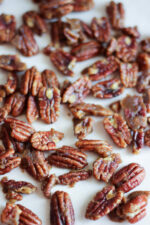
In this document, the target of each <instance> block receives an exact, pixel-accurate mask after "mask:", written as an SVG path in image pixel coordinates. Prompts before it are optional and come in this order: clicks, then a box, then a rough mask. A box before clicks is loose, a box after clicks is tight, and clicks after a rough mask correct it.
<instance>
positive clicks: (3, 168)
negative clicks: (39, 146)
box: [0, 150, 21, 175]
mask: <svg viewBox="0 0 150 225" xmlns="http://www.w3.org/2000/svg"><path fill="white" fill-rule="evenodd" d="M12 153H13V151H12V150H10V151H8V152H6V153H4V154H2V155H0V175H3V174H6V173H8V172H10V171H11V170H13V169H15V168H16V167H18V166H19V165H20V163H21V158H20V157H16V156H13V154H12Z"/></svg>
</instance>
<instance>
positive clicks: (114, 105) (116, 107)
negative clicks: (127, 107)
mask: <svg viewBox="0 0 150 225" xmlns="http://www.w3.org/2000/svg"><path fill="white" fill-rule="evenodd" d="M109 107H110V109H111V110H112V111H113V112H114V113H119V112H120V110H121V104H120V101H116V102H113V103H111V104H110V105H109Z"/></svg>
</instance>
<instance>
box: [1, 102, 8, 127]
mask: <svg viewBox="0 0 150 225" xmlns="http://www.w3.org/2000/svg"><path fill="white" fill-rule="evenodd" d="M7 107H8V106H7V105H5V106H3V107H1V108H0V123H1V122H3V121H4V120H5V119H6V118H7V116H8V113H9V110H8V108H7Z"/></svg>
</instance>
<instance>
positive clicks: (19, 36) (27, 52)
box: [11, 25, 39, 56]
mask: <svg viewBox="0 0 150 225" xmlns="http://www.w3.org/2000/svg"><path fill="white" fill-rule="evenodd" d="M11 43H12V44H13V45H14V46H15V47H16V48H17V49H18V50H19V51H20V52H21V53H22V54H23V55H24V56H32V55H36V54H37V53H38V52H39V48H38V45H37V43H36V40H35V39H34V36H33V33H32V30H30V28H29V27H28V26H26V25H22V26H21V27H20V28H19V29H18V31H17V33H16V35H15V37H14V38H13V39H12V40H11Z"/></svg>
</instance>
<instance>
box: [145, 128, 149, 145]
mask: <svg viewBox="0 0 150 225" xmlns="http://www.w3.org/2000/svg"><path fill="white" fill-rule="evenodd" d="M144 143H145V145H146V146H149V147H150V130H147V131H146V132H145V138H144Z"/></svg>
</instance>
